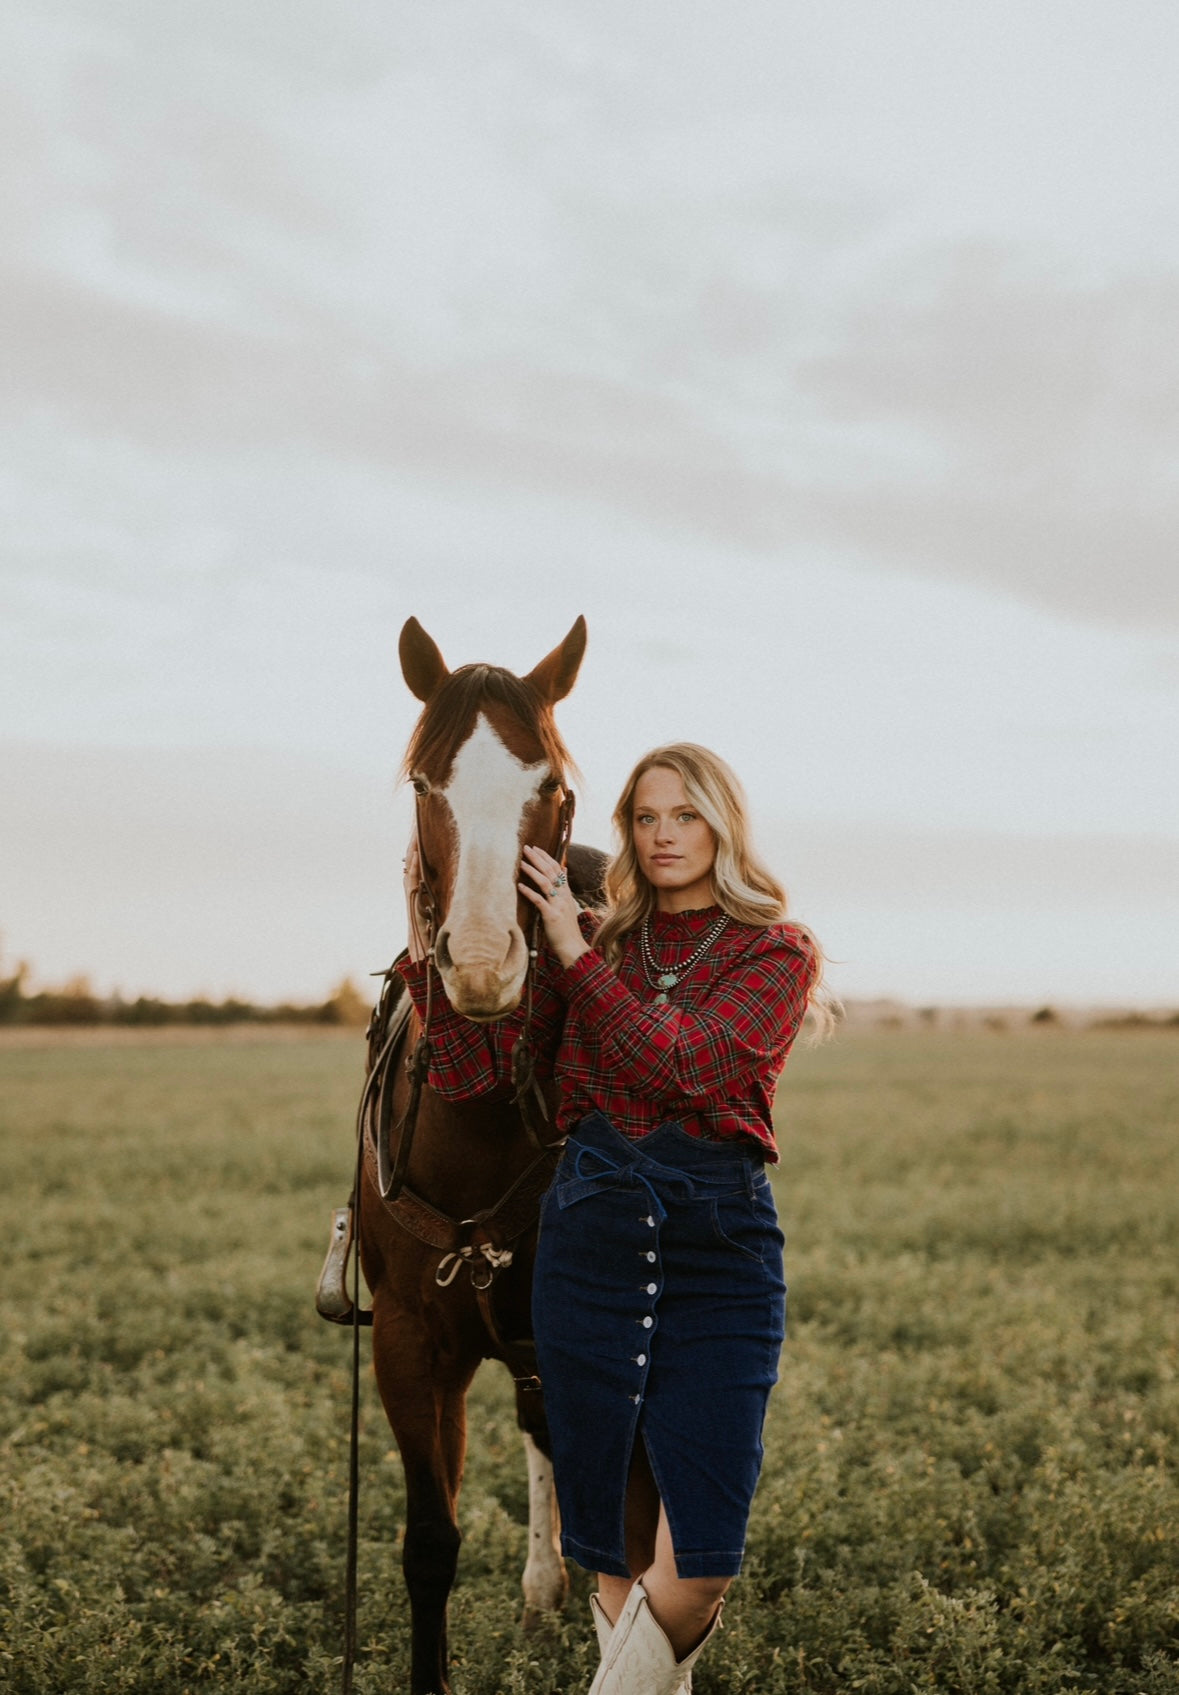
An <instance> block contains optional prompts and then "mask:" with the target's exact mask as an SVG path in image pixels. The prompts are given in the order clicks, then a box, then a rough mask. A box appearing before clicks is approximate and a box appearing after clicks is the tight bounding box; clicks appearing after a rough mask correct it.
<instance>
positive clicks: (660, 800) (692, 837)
mask: <svg viewBox="0 0 1179 1695" xmlns="http://www.w3.org/2000/svg"><path fill="white" fill-rule="evenodd" d="M631 830H632V831H633V834H634V844H635V854H636V856H637V858H638V862H639V869H640V870H641V871H642V873H643V876H644V877H645V878H646V879H647V881H648V882H649V883H650V884H651V886H652V887H653V888H654V890H655V904H656V905H657V906H658V908H659V910H660V911H661V912H684V911H686V910H687V909H688V908H689V907H695V906H710V905H711V904H712V901H713V898H714V896H713V890H712V866H713V861H714V860H715V859H716V837H715V836H714V835H713V833H712V829H711V828H710V826H709V825H708V824H706V823H705V822H704V820H703V818H701V816H700V814H699V813H698V812H697V811H696V808H695V807H694V806H693V805H692V804H691V802H690V801H689V799H688V797H687V795H686V794H685V793H684V783H683V778H682V777H681V776H680V774H679V772H678V771H672V770H671V769H670V768H669V767H668V766H666V765H653V766H652V767H651V769H650V770H649V771H644V773H643V775H642V776H641V777H640V778H639V780H638V782H637V784H636V785H635V798H634V808H633V811H632V813H631Z"/></svg>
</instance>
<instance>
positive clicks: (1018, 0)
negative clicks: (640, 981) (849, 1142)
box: [0, 0, 1179, 1005]
mask: <svg viewBox="0 0 1179 1695" xmlns="http://www.w3.org/2000/svg"><path fill="white" fill-rule="evenodd" d="M3 33H4V39H3V40H2V41H0V80H2V82H3V84H4V88H3V95H4V99H3V112H4V116H3V119H2V124H3V132H2V136H0V142H2V145H0V172H2V174H3V179H4V187H3V194H4V212H3V217H4V230H3V241H2V243H0V307H2V310H3V320H4V325H5V337H4V340H5V348H6V361H5V363H6V367H7V369H6V377H5V382H4V385H3V390H2V393H0V407H2V411H0V432H2V453H0V497H2V499H3V505H4V525H3V538H4V539H3V578H2V589H0V593H2V611H3V627H2V629H0V940H2V944H3V948H4V955H3V959H0V972H2V971H3V969H4V960H7V961H8V962H9V964H11V963H12V961H13V960H15V959H16V958H17V957H26V958H28V959H29V960H30V961H31V962H32V964H33V966H34V968H35V972H36V975H37V977H38V979H39V980H41V981H60V980H61V979H62V978H64V977H66V976H68V975H71V974H72V973H74V972H79V971H84V972H88V973H89V974H90V975H91V976H92V978H93V979H94V981H95V982H96V984H97V985H98V986H99V987H101V988H110V987H115V986H118V987H120V988H121V989H122V990H123V991H124V992H126V993H137V992H140V991H149V992H152V991H155V992H163V993H168V994H187V993H191V992H194V991H204V992H208V993H213V994H222V993H225V992H228V991H234V992H238V993H245V994H251V995H257V996H265V997H278V996H286V995H296V996H306V997H312V996H318V995H320V994H322V993H324V992H326V990H327V989H328V988H329V987H330V986H331V985H332V984H333V983H334V982H335V981H337V980H338V979H339V978H340V977H341V976H342V975H344V974H345V973H351V974H352V975H353V976H355V977H359V976H360V975H361V974H363V973H364V972H365V971H368V970H372V969H375V968H378V967H381V966H383V965H384V964H385V963H386V962H387V960H388V958H389V957H391V955H392V953H393V952H395V951H396V949H397V948H398V947H399V946H400V944H401V940H402V935H403V922H402V918H401V915H400V911H399V907H400V895H399V878H400V869H399V862H400V855H401V851H402V844H403V841H404V837H405V833H406V829H407V819H408V808H407V805H406V802H405V799H404V796H401V795H399V794H398V793H397V791H396V788H395V780H394V779H395V772H396V768H397V765H398V762H399V759H400V755H401V752H402V749H403V747H404V744H405V741H406V738H407V736H408V733H409V730H410V727H411V725H412V722H413V716H414V705H413V702H412V701H411V699H410V697H409V695H408V692H407V691H406V689H405V687H404V684H403V683H402V681H401V677H400V673H399V671H398V668H397V662H396V642H397V634H398V631H399V629H400V626H401V624H402V623H403V621H404V619H405V618H406V617H407V616H408V615H409V614H410V613H415V614H416V615H417V616H418V617H419V618H420V619H421V620H422V621H423V623H425V624H426V626H427V628H428V629H429V630H430V631H431V632H432V634H434V635H435V637H436V638H437V640H438V641H439V643H440V645H441V646H442V649H443V652H444V653H445V654H446V655H447V658H448V659H449V660H450V662H451V663H452V664H456V665H457V664H460V663H463V662H466V661H469V660H475V659H488V660H492V661H495V662H499V663H504V664H508V665H510V666H512V667H513V668H514V669H518V670H521V671H524V670H527V669H528V668H529V667H530V666H531V665H532V664H534V663H535V661H536V660H537V659H538V658H539V657H540V656H541V655H542V654H543V653H544V652H546V651H547V650H548V649H549V648H550V647H552V646H553V645H554V643H555V642H557V641H558V640H559V639H560V637H561V636H562V635H563V634H564V633H565V631H566V630H567V629H568V627H569V625H570V623H571V622H572V620H573V618H574V617H575V616H576V615H577V614H578V613H579V612H584V613H585V614H586V616H587V618H588V620H589V626H590V646H589V651H588V655H587V658H586V662H585V665H584V668H583V672H582V677H581V681H580V683H579V685H578V689H577V691H576V693H575V695H574V696H573V697H572V698H571V699H570V700H569V701H567V702H566V703H565V706H564V707H563V708H562V712H561V723H562V727H563V729H564V730H565V732H566V735H567V739H568V740H569V742H570V744H571V746H572V747H573V750H574V752H575V754H576V755H577V757H578V759H579V762H580V764H581V766H582V768H583V770H584V773H585V792H584V794H583V797H582V803H581V809H580V812H579V818H578V829H577V834H578V836H579V837H580V838H581V839H585V840H596V841H599V842H602V843H605V841H606V840H607V824H606V819H607V816H608V812H609V809H610V805H611V803H612V801H613V798H614V793H615V791H616V789H617V788H618V787H619V786H620V784H621V781H622V779H623V778H624V776H625V774H626V771H627V769H628V767H629V766H630V764H631V763H632V762H633V760H634V758H635V757H636V756H637V755H638V754H639V753H640V752H641V751H642V750H643V749H644V748H645V747H646V746H648V745H650V744H652V743H654V742H656V741H659V740H662V739H666V738H671V737H691V738H693V739H696V740H700V741H704V742H706V743H708V744H710V745H712V746H714V747H716V748H717V749H718V750H719V751H721V752H722V753H724V754H725V755H726V756H727V757H728V758H730V759H731V760H732V762H733V763H734V764H735V765H736V767H737V768H738V770H739V771H740V772H741V774H742V775H743V776H744V778H745V780H746V783H747V786H748V788H749V790H750V792H751V796H752V799H753V802H754V807H755V812H756V816H757V820H758V823H759V827H760V833H761V836H762V839H763V841H764V844H765V848H766V850H767V853H768V855H769V856H770V857H771V858H772V859H773V860H774V861H775V863H776V864H777V865H778V866H779V868H780V869H781V871H782V874H783V875H784V877H785V879H786V881H787V883H788V884H789V886H790V887H791V890H792V894H793V899H794V905H795V908H796V910H797V911H798V912H799V913H800V915H801V916H803V917H805V918H807V919H808V920H809V921H810V922H811V923H812V925H813V926H814V928H815V929H816V930H817V931H818V933H819V934H820V936H821V938H822V939H823V941H824V942H825V944H826V947H827V950H828V952H829V953H830V954H831V955H832V957H833V959H834V961H835V962H836V963H835V964H834V965H833V967H832V978H833V981H834V982H835V985H836V987H837V988H838V989H840V990H841V991H842V992H843V993H844V994H845V995H848V996H868V995H876V994H896V995H899V996H902V997H904V998H906V999H911V1000H916V1001H921V1002H948V1001H991V1002H993V1001H1008V1000H1011V1001H1026V1002H1028V1003H1037V1004H1038V1003H1039V1002H1041V1001H1044V1000H1054V1001H1058V1002H1095V1001H1096V1002H1111V1003H1116V1002H1124V1003H1133V1004H1142V1005H1148V1004H1158V1005H1163V1004H1168V1003H1172V1004H1179V963H1177V962H1179V892H1177V884H1179V878H1177V876H1176V872H1177V869H1179V781H1177V776H1179V769H1177V768H1179V760H1177V757H1176V755H1177V752H1179V745H1177V744H1179V569H1177V564H1176V549H1175V536H1176V522H1175V520H1176V515H1177V508H1179V451H1177V450H1179V204H1177V201H1179V193H1177V191H1176V180H1177V173H1176V170H1175V160H1176V158H1179V134H1177V131H1179V120H1177V119H1176V105H1177V103H1176V100H1175V87H1176V80H1177V74H1179V10H1177V9H1176V8H1175V7H1173V6H1172V5H1169V4H1164V3H1162V0H1159V3H1146V0H1117V3H1116V4H1115V3H1114V0H1109V3H1106V4H1093V3H1090V0H1038V3H1036V4H1031V5H1029V4H1028V3H1027V0H985V3H983V4H981V5H975V6H972V7H966V6H961V5H947V4H945V0H908V3H906V0H894V3H890V4H889V5H888V6H881V5H879V4H878V3H875V0H826V3H825V4H824V5H822V6H817V5H816V6H809V7H797V6H796V7H790V6H783V5H782V4H781V0H772V3H770V0H767V3H765V4H761V3H759V0H729V4H727V5H726V6H724V7H718V6H715V5H710V6H705V5H700V4H694V3H691V0H675V3H674V4H672V3H670V0H644V3H643V4H642V5H640V6H635V5H634V4H633V3H628V4H626V5H623V4H614V3H610V0H597V3H596V4H595V5H593V6H592V7H587V6H585V5H581V4H577V5H575V4H572V3H567V0H544V3H543V4H542V3H539V0H537V3H534V4H526V3H517V4H506V3H505V4H499V3H495V0H490V3H489V0H473V3H461V4H451V3H448V0H437V3H432V4H430V5H428V6H423V5H421V4H420V3H417V0H414V3H412V4H400V5H399V4H389V3H388V0H386V3H384V4H382V5H380V6H377V5H375V4H360V3H357V4H343V5H340V6H333V7H325V6H323V5H322V4H321V3H319V0H316V3H314V4H313V3H311V0H283V3H282V4H281V5H278V4H275V3H274V0H254V3H252V4H251V5H250V6H248V7H245V6H242V5H240V4H237V3H233V4H231V3H229V0H220V3H217V0H206V3H204V4H202V5H200V6H194V5H181V4H178V3H177V0H153V3H151V4H148V3H146V0H140V3H138V4H136V3H133V0H125V3H120V0H90V3H86V0H70V3H61V0H35V3H32V0H10V4H9V6H8V8H7V13H6V20H5V24H4V30H3Z"/></svg>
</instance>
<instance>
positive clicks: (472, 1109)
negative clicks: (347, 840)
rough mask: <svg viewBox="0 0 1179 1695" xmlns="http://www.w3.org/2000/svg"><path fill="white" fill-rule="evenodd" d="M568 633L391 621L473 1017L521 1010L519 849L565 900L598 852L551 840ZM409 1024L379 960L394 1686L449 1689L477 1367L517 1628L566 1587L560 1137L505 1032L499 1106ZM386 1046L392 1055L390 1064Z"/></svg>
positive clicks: (370, 1253)
mask: <svg viewBox="0 0 1179 1695" xmlns="http://www.w3.org/2000/svg"><path fill="white" fill-rule="evenodd" d="M585 643H586V626H585V620H584V619H583V618H579V619H578V620H577V622H576V623H575V624H574V625H573V627H572V629H571V630H570V631H569V633H568V635H567V636H566V637H565V639H564V640H563V641H562V642H561V643H560V644H559V645H558V646H557V647H555V648H554V649H553V650H552V652H551V653H549V654H548V655H547V657H545V658H544V659H542V660H541V661H540V663H539V664H538V665H536V666H535V667H534V668H533V670H531V671H530V672H529V673H528V674H527V676H525V677H517V676H515V675H514V674H513V673H512V672H510V671H507V670H504V669H503V668H501V667H497V666H491V665H468V666H463V667H461V668H459V669H458V670H455V671H453V672H452V671H450V670H449V669H448V668H447V665H446V662H445V660H444V659H443V657H442V654H441V652H440V651H439V649H438V647H437V645H436V643H435V642H434V641H433V639H432V638H431V637H430V636H428V635H427V634H426V632H425V630H424V629H423V628H422V627H421V625H420V624H419V623H418V621H417V620H416V619H415V618H410V619H409V620H408V621H407V623H406V624H405V627H404V628H403V630H402V631H401V637H400V643H399V652H400V659H401V669H402V674H403V676H404V678H405V681H406V683H407V685H408V686H409V688H410V690H411V692H412V693H413V694H414V695H415V696H416V698H417V699H418V700H419V701H421V703H422V712H421V715H420V718H419V720H418V723H417V726H416V728H415V729H414V732H413V735H412V737H411V739H410V743H409V747H408V750H407V753H406V757H405V764H404V770H405V774H406V775H408V777H409V780H410V782H411V783H412V785H413V788H414V791H415V805H416V814H417V819H416V832H417V841H418V847H419V853H420V858H421V863H422V871H423V888H424V890H425V891H426V892H425V895H424V897H423V905H424V908H425V910H424V912H423V917H424V921H425V923H426V925H427V934H428V935H429V936H430V937H432V944H433V946H432V963H431V965H430V967H429V979H430V981H431V987H432V992H438V991H441V992H442V993H444V994H445V995H446V997H447V999H448V1000H449V1002H450V1004H451V1006H452V1007H453V1008H454V1010H455V1011H456V1012H459V1013H461V1014H462V1015H463V1016H465V1017H467V1018H470V1019H472V1020H474V1021H476V1022H488V1021H491V1020H496V1019H502V1018H505V1017H507V1016H508V1015H509V1014H511V1013H513V1012H514V1011H515V1010H516V1008H517V1007H518V1006H519V1005H520V1003H521V999H522V998H523V1000H524V1003H525V1007H526V1009H527V1008H529V1007H530V1005H531V1002H530V998H529V997H530V993H531V974H532V962H533V959H534V957H535V953H534V950H535V947H536V915H535V911H534V909H533V908H531V907H530V906H529V904H528V903H527V902H525V901H524V900H523V898H522V897H521V896H520V894H519V891H518V889H517V880H518V877H519V860H520V849H521V846H522V845H523V844H524V843H525V842H537V843H539V844H543V845H545V846H547V847H549V848H550V849H551V850H552V851H553V852H554V854H555V855H556V856H557V857H558V858H564V859H566V862H567V865H568V869H569V876H570V881H571V884H572V885H573V886H574V888H575V890H576V892H578V893H579V895H581V897H582V898H583V899H584V898H586V896H587V895H589V896H591V897H592V896H593V894H594V893H595V891H597V892H599V893H600V877H601V872H602V868H603V865H604V855H601V854H598V853H597V852H596V851H595V850H593V849H589V848H586V849H579V848H578V847H576V846H573V847H569V846H568V825H569V820H570V819H571V816H572V805H573V799H572V791H571V790H570V788H569V781H568V778H569V766H570V760H569V755H568V753H567V751H566V749H565V746H564V743H563V742H562V740H561V737H560V735H559V733H558V731H557V728H556V724H555V721H554V717H553V707H554V706H555V705H556V703H557V702H558V701H560V700H562V699H564V697H565V696H566V695H567V694H568V693H569V691H570V690H571V689H572V687H573V685H574V683H575V681H576V678H577V673H578V670H579V668H580V665H581V660H582V657H583V654H584V651H585ZM423 1024H425V1025H426V1026H428V1024H429V1014H428V1013H427V1015H426V1018H425V1020H424V1021H423V1019H421V1018H419V1017H418V1015H417V1014H416V1012H412V1011H411V1009H410V1007H409V1001H408V995H407V993H406V992H405V990H404V985H403V984H402V983H401V980H400V978H398V977H395V976H394V975H393V971H392V968H391V970H390V973H389V975H388V976H387V978H386V988H385V992H384V994H383V995H382V998H381V1004H380V1005H379V1006H378V1008H377V1011H376V1013H375V1014H374V1018H373V1024H372V1025H371V1026H370V1030H369V1044H370V1045H369V1070H368V1075H367V1078H366V1084H365V1098H364V1099H363V1100H362V1105H361V1114H360V1122H361V1147H362V1157H361V1158H360V1159H359V1160H358V1190H357V1194H356V1200H357V1238H358V1244H359V1255H360V1264H361V1266H362V1268H363V1271H364V1276H365V1281H366V1282H367V1284H368V1286H369V1289H370V1290H371V1292H372V1330H373V1365H374V1369H375V1372H376V1379H377V1385H378V1388H379V1390H380V1395H381V1400H382V1402H383V1404H384V1409H385V1413H386V1415H387V1417H388V1420H389V1423H390V1425H391V1427H392V1430H393V1435H394V1438H395V1440H396V1443H397V1446H398V1449H399V1450H400V1453H401V1459H402V1464H403V1466H404V1471H405V1488H406V1528H405V1541H404V1549H403V1558H402V1566H403V1571H404V1576H405V1582H406V1586H407V1589H408V1591H409V1602H410V1613H411V1620H412V1650H411V1680H410V1688H411V1691H412V1695H448V1691H449V1689H450V1684H449V1681H448V1669H447V1641H446V1621H447V1603H448V1598H449V1595H450V1590H451V1587H452V1585H453V1583H454V1578H455V1572H456V1567H457V1561H458V1552H459V1543H460V1532H459V1528H458V1520H457V1503H458V1495H459V1487H460V1483H461V1478H462V1471H463V1461H464V1457H465V1452H466V1394H467V1390H468V1388H469V1386H470V1383H471V1380H472V1378H473V1377H474V1375H475V1371H476V1368H477V1367H478V1366H479V1364H480V1362H481V1361H482V1360H484V1359H496V1360H500V1361H502V1362H503V1363H504V1364H505V1365H507V1367H508V1369H509V1371H510V1372H511V1373H512V1376H513V1378H514V1379H515V1383H516V1414H517V1422H518V1424H519V1426H520V1429H521V1431H522V1432H523V1440H524V1450H525V1454H526V1457H527V1464H528V1477H529V1489H528V1498H529V1533H528V1557H527V1563H526V1565H525V1567H524V1574H523V1590H524V1602H525V1610H524V1622H525V1624H526V1625H527V1624H529V1623H535V1622H536V1620H537V1619H538V1617H539V1616H540V1615H541V1614H543V1613H544V1612H547V1611H551V1610H555V1609H557V1608H559V1607H560V1606H561V1605H562V1604H563V1602H564V1599H565V1595H566V1593H567V1590H568V1577H567V1574H566V1572H565V1568H564V1564H563V1562H562V1559H561V1555H560V1547H559V1536H558V1528H559V1526H558V1517H557V1508H556V1501H555V1497H554V1494H553V1479H552V1466H551V1462H550V1460H549V1457H548V1456H549V1441H548V1433H547V1428H546V1425H545V1420H544V1402H543V1393H542V1391H541V1386H540V1383H539V1381H538V1379H537V1377H536V1365H535V1350H534V1348H533V1345H532V1341H531V1334H532V1329H531V1315H530V1304H531V1279H532V1265H533V1258H534V1252H535V1244H536V1228H537V1217H538V1214H539V1208H540V1200H541V1196H542V1195H543V1192H544V1190H545V1189H546V1188H547V1187H548V1184H549V1181H550V1179H551V1177H552V1173H553V1171H554V1169H555V1166H556V1161H557V1158H558V1157H559V1145H558V1136H557V1131H556V1128H555V1116H554V1112H555V1099H554V1094H553V1089H552V1086H551V1084H548V1083H542V1082H540V1081H539V1080H538V1079H537V1078H536V1077H535V1075H534V1074H533V1070H532V1065H531V1054H530V1052H529V1050H528V1042H527V1032H526V1030H525V1033H524V1036H523V1039H522V1041H521V1043H520V1044H518V1047H517V1054H516V1056H515V1058H516V1060H517V1061H518V1065H517V1067H516V1088H515V1091H514V1094H513V1096H512V1098H487V1097H484V1098H475V1099H471V1100H462V1101H456V1100H450V1099H444V1098H443V1097H442V1095H440V1094H438V1093H436V1092H435V1090H434V1089H433V1088H431V1086H430V1084H429V1081H428V1043H429V1029H428V1027H426V1028H424V1027H423ZM526 1024H527V1016H526V1017H525V1025H526ZM402 1026H407V1028H406V1029H405V1034H404V1037H401V1036H400V1034H399V1031H400V1028H401V1027H402ZM403 1045H404V1047H405V1048H407V1049H408V1051H409V1061H408V1065H405V1064H400V1063H394V1061H395V1058H396V1056H397V1054H398V1053H399V1052H400V1051H401V1049H402V1046H403Z"/></svg>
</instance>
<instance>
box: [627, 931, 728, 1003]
mask: <svg viewBox="0 0 1179 1695" xmlns="http://www.w3.org/2000/svg"><path fill="white" fill-rule="evenodd" d="M728 922H729V915H728V913H727V912H722V913H721V915H720V917H719V918H718V919H717V921H716V923H715V924H714V925H713V926H712V929H711V930H710V931H709V932H708V934H707V935H706V936H705V938H704V940H703V941H702V942H701V943H700V945H699V947H698V948H696V949H695V950H694V951H693V952H692V953H690V954H689V955H688V957H687V959H685V961H684V963H683V964H682V965H677V967H676V969H675V970H674V971H665V970H664V969H663V968H662V967H661V966H660V964H659V961H658V960H657V959H656V958H655V955H654V953H653V952H652V950H651V931H650V925H651V917H650V914H648V915H647V917H646V918H644V919H643V926H642V929H641V930H640V931H639V948H640V955H641V958H642V963H643V975H644V977H645V978H646V979H647V981H648V983H650V985H651V987H652V988H653V989H658V990H659V991H660V993H659V994H657V995H656V996H655V998H654V1000H653V1001H652V1003H651V1004H652V1006H666V1005H667V1002H668V990H669V989H674V988H675V986H676V984H677V983H678V982H679V981H680V980H681V978H684V977H686V976H687V975H688V972H689V971H691V970H693V968H694V967H695V966H697V965H699V963H700V961H701V960H702V959H703V958H704V955H705V954H706V953H707V952H708V950H709V948H710V947H711V946H712V944H713V942H715V941H716V939H717V937H718V936H719V935H720V933H721V931H722V930H723V929H724V927H725V925H726V924H727V923H728Z"/></svg>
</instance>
